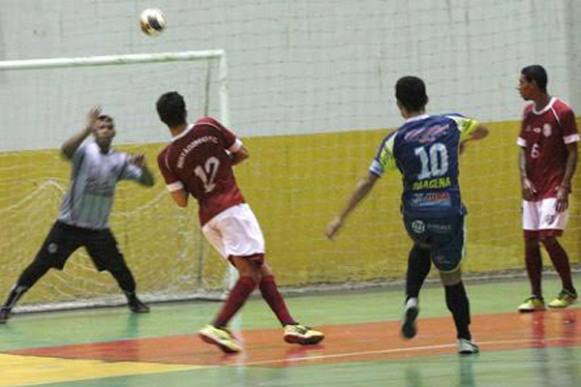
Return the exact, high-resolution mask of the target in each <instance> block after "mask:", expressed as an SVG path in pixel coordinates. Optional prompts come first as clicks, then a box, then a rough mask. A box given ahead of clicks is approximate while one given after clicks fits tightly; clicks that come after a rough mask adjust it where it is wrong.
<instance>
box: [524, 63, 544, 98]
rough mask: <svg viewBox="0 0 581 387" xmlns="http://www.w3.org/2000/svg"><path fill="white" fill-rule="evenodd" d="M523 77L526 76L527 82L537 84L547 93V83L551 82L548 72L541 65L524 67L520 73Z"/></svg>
mask: <svg viewBox="0 0 581 387" xmlns="http://www.w3.org/2000/svg"><path fill="white" fill-rule="evenodd" d="M520 73H521V74H522V75H524V77H525V79H526V80H527V82H533V81H534V82H535V83H536V84H537V86H538V88H539V89H541V90H542V91H544V92H545V93H546V92H547V83H548V82H549V78H548V76H547V70H545V68H544V67H543V66H541V65H531V66H526V67H523V69H522V70H521V71H520Z"/></svg>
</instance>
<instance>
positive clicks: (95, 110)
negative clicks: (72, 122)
mask: <svg viewBox="0 0 581 387" xmlns="http://www.w3.org/2000/svg"><path fill="white" fill-rule="evenodd" d="M101 111H102V109H101V106H100V105H97V106H93V107H92V108H91V110H89V113H87V129H90V130H91V131H94V130H95V123H96V122H97V120H98V119H99V116H100V115H101Z"/></svg>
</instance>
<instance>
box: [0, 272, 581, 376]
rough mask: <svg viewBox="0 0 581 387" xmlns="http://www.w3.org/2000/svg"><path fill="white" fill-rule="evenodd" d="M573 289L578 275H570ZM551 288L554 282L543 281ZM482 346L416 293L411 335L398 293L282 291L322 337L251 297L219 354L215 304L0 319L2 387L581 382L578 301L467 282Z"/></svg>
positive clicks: (551, 291)
mask: <svg viewBox="0 0 581 387" xmlns="http://www.w3.org/2000/svg"><path fill="white" fill-rule="evenodd" d="M576 281H577V284H579V285H578V287H579V286H581V275H577V276H576ZM544 290H545V296H546V298H550V297H552V296H553V295H555V294H556V293H557V292H558V290H559V283H558V281H557V280H556V278H555V277H553V276H551V277H548V278H546V280H545V282H544ZM468 291H469V295H470V297H471V307H472V313H473V324H472V329H473V334H474V336H475V339H476V341H477V342H478V343H479V344H480V347H481V351H482V352H481V353H480V354H479V355H476V356H470V357H461V356H459V355H457V354H456V352H455V338H454V333H453V325H452V319H451V317H450V316H449V314H448V311H447V310H446V308H445V304H444V299H443V290H442V289H441V287H440V286H435V285H432V286H429V287H428V288H426V289H425V290H424V291H423V293H422V295H421V304H420V307H421V312H420V320H419V326H418V328H419V332H418V336H417V337H416V338H415V339H413V340H411V341H404V340H402V339H401V338H400V337H399V318H400V315H401V305H402V295H401V290H387V289H379V290H373V291H366V292H363V291H352V292H343V293H334V294H325V295H311V296H301V297H291V298H289V299H288V303H289V305H290V307H291V310H292V312H293V314H294V315H295V318H297V319H299V320H300V321H301V322H303V323H305V324H312V325H314V326H316V327H318V328H321V329H322V330H323V331H325V333H326V334H327V338H326V340H325V341H324V342H323V343H322V344H320V345H318V346H314V347H310V348H305V347H297V346H291V345H289V344H286V343H284V342H283V341H282V338H281V337H282V331H281V329H280V328H279V327H278V326H277V323H276V322H275V319H274V317H273V316H272V315H271V313H270V311H269V310H268V307H267V306H266V304H264V303H263V302H262V301H261V300H260V299H258V298H255V299H252V300H251V301H250V302H249V303H248V304H247V305H246V307H245V308H244V310H243V312H242V314H241V316H240V317H239V318H237V320H236V323H235V325H236V326H237V327H236V328H235V331H237V330H239V329H241V331H239V332H238V336H239V337H240V338H241V340H242V341H243V344H244V346H245V352H243V353H241V354H238V355H222V354H221V352H219V351H218V349H217V348H215V347H213V346H208V345H207V344H204V343H202V342H201V341H200V340H199V339H198V338H197V336H196V334H195V333H196V330H197V329H198V328H200V327H201V326H203V325H204V324H206V323H207V322H208V321H209V320H210V319H211V318H212V316H213V314H214V312H215V311H216V309H217V308H218V307H219V304H218V303H208V302H206V303H204V302H195V303H175V304H158V305H153V306H152V312H151V313H150V314H148V315H137V316H136V315H132V314H130V313H129V311H128V310H127V309H126V308H105V309H96V310H82V311H69V312H53V313H37V314H25V315H16V316H14V317H13V318H12V319H11V320H9V322H8V324H6V325H5V326H0V386H15V385H51V386H71V387H72V386H79V387H81V386H83V387H84V386H140V387H142V386H163V387H170V386H221V387H222V386H226V387H235V386H334V387H339V386H406V387H411V386H414V387H419V386H424V387H437V386H446V387H449V386H510V387H517V386H527V387H529V386H581V327H580V325H581V308H579V307H578V306H576V307H573V308H571V309H568V310H562V311H554V310H548V311H546V312H540V313H534V314H525V315H522V314H518V313H516V312H515V307H516V306H517V305H518V303H519V302H520V301H522V299H523V298H524V297H525V296H527V295H528V285H527V283H526V282H524V281H522V280H516V281H515V280H510V281H503V282H490V283H469V285H468Z"/></svg>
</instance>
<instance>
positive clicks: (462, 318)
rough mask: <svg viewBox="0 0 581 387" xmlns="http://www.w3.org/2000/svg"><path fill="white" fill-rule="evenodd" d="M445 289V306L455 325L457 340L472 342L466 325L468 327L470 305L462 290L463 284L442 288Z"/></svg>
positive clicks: (464, 291) (464, 290)
mask: <svg viewBox="0 0 581 387" xmlns="http://www.w3.org/2000/svg"><path fill="white" fill-rule="evenodd" d="M444 289H446V305H447V306H448V309H449V310H450V312H452V316H453V317H454V323H455V324H456V331H457V332H458V335H457V337H458V338H459V339H466V340H472V335H471V334H470V330H469V328H468V325H470V303H469V301H468V296H467V295H466V289H464V283H462V281H460V282H459V283H457V284H456V285H452V286H444Z"/></svg>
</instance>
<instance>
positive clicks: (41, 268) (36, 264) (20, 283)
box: [2, 260, 50, 310]
mask: <svg viewBox="0 0 581 387" xmlns="http://www.w3.org/2000/svg"><path fill="white" fill-rule="evenodd" d="M49 269H50V266H48V265H46V264H45V263H43V262H42V261H39V260H34V261H32V262H31V263H30V265H28V266H27V267H26V269H24V271H23V272H22V274H20V277H18V280H17V281H16V284H14V286H13V287H12V289H11V290H10V293H9V294H8V297H7V298H6V301H5V302H4V305H3V306H2V307H3V308H4V309H8V310H12V308H14V306H15V305H16V303H17V302H18V300H20V298H21V297H22V296H23V295H24V293H26V292H27V291H28V289H30V288H31V287H32V286H33V285H34V284H35V283H36V282H37V281H38V280H39V279H40V278H42V276H43V275H45V274H46V272H47V271H49Z"/></svg>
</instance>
